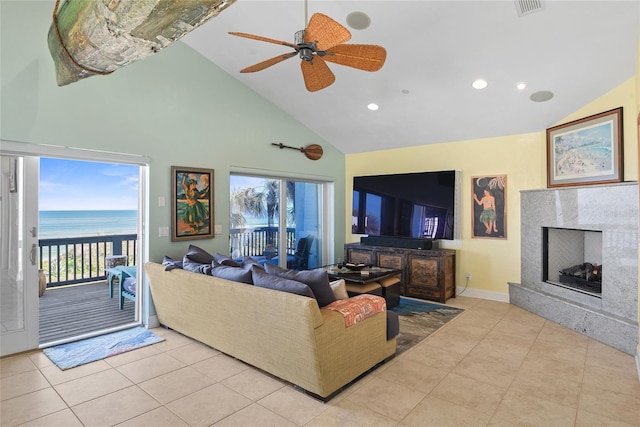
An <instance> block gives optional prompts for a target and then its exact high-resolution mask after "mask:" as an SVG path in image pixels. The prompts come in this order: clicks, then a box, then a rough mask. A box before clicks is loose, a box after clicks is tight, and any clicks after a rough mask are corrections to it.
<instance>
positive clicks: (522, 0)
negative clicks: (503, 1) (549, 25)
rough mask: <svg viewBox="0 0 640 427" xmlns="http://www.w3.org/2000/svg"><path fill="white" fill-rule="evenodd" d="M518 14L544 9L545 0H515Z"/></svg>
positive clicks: (527, 13)
mask: <svg viewBox="0 0 640 427" xmlns="http://www.w3.org/2000/svg"><path fill="white" fill-rule="evenodd" d="M515 3H516V10H517V11H518V16H524V15H529V14H531V13H535V12H540V11H541V10H543V9H544V0H515Z"/></svg>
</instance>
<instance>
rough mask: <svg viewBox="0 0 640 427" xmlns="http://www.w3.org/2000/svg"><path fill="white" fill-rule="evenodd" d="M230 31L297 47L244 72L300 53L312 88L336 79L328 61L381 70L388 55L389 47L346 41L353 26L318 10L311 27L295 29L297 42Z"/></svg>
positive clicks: (307, 82)
mask: <svg viewBox="0 0 640 427" xmlns="http://www.w3.org/2000/svg"><path fill="white" fill-rule="evenodd" d="M305 21H306V20H305ZM229 34H231V35H234V36H239V37H246V38H249V39H254V40H260V41H264V42H268V43H275V44H280V45H284V46H289V47H291V48H293V50H294V51H293V52H290V53H286V54H284V55H278V56H276V57H274V58H271V59H267V60H266V61H263V62H259V63H257V64H254V65H252V66H250V67H247V68H244V69H242V70H240V72H241V73H254V72H256V71H261V70H264V69H265V68H268V67H270V66H272V65H275V64H277V63H279V62H282V61H284V60H285V59H289V58H292V57H294V56H296V55H299V56H300V59H302V61H301V63H300V67H301V69H302V76H303V78H304V84H305V86H306V87H307V90H308V91H309V92H315V91H318V90H320V89H324V88H326V87H328V86H330V85H331V84H333V82H334V81H335V80H336V77H335V75H334V74H333V72H331V70H330V69H329V66H328V65H327V63H326V62H325V61H328V62H333V63H335V64H340V65H346V66H347V67H353V68H357V69H359V70H364V71H378V70H379V69H380V68H382V66H383V65H384V61H385V59H386V57H387V51H386V50H385V49H384V48H383V47H382V46H377V45H372V44H344V43H345V42H347V41H349V39H351V33H350V32H349V30H347V29H346V28H345V27H343V26H342V25H340V24H339V23H338V22H336V21H334V20H333V19H331V18H329V17H328V16H326V15H324V14H322V13H314V14H313V15H312V16H311V19H310V20H309V24H308V25H307V28H306V29H304V30H300V31H297V32H296V33H295V37H294V40H295V41H294V43H289V42H285V41H281V40H274V39H270V38H267V37H262V36H256V35H253V34H247V33H237V32H230V33H229Z"/></svg>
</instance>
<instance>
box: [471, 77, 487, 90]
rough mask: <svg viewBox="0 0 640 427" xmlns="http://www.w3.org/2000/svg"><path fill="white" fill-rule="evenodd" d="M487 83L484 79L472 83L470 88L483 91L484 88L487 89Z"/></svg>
mask: <svg viewBox="0 0 640 427" xmlns="http://www.w3.org/2000/svg"><path fill="white" fill-rule="evenodd" d="M487 85H488V83H487V81H486V80H484V79H478V80H476V81H475V82H473V84H472V85H471V86H473V87H474V89H484V88H485V87H487Z"/></svg>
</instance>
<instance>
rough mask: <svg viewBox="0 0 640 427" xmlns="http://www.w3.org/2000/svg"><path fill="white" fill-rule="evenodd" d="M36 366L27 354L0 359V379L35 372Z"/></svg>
mask: <svg viewBox="0 0 640 427" xmlns="http://www.w3.org/2000/svg"><path fill="white" fill-rule="evenodd" d="M36 369H37V368H36V365H35V364H34V363H33V362H32V361H31V359H30V358H29V356H28V355H27V354H20V355H17V356H9V357H3V358H1V359H0V378H5V377H9V376H11V375H16V374H22V373H24V372H29V371H34V370H36Z"/></svg>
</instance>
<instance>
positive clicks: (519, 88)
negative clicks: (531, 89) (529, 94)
mask: <svg viewBox="0 0 640 427" xmlns="http://www.w3.org/2000/svg"><path fill="white" fill-rule="evenodd" d="M516 87H517V88H518V90H525V89H526V88H527V84H526V83H524V82H520V83H518V84H517V85H516Z"/></svg>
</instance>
